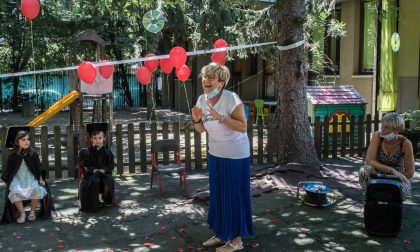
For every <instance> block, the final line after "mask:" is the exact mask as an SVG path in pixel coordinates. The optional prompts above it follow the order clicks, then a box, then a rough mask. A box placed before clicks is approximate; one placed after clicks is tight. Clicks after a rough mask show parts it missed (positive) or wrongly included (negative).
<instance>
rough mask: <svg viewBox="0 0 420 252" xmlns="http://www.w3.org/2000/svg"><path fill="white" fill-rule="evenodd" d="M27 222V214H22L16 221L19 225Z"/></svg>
mask: <svg viewBox="0 0 420 252" xmlns="http://www.w3.org/2000/svg"><path fill="white" fill-rule="evenodd" d="M25 220H26V214H25V213H22V214H21V215H20V216H19V218H18V219H17V220H16V222H17V223H19V224H22V223H25Z"/></svg>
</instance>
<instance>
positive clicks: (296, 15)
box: [270, 0, 320, 169]
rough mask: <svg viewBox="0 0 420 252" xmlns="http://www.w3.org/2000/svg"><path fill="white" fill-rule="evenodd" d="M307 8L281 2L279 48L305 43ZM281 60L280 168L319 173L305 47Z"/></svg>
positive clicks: (276, 141) (297, 0)
mask: <svg viewBox="0 0 420 252" xmlns="http://www.w3.org/2000/svg"><path fill="white" fill-rule="evenodd" d="M304 4H305V1H304V0H287V1H278V4H277V10H278V12H277V23H278V37H277V42H278V45H280V46H285V45H290V44H293V43H295V42H298V41H301V40H303V39H304V35H303V23H304V18H305V6H304ZM278 59H279V61H278V62H279V63H278V64H277V66H278V69H277V70H278V74H279V81H278V84H277V85H278V92H279V93H278V97H279V106H278V108H277V110H276V113H275V116H274V121H273V122H274V123H273V125H272V128H271V134H270V135H271V136H272V137H273V138H272V147H273V148H274V151H275V152H276V153H277V160H278V162H279V163H280V164H287V163H290V162H296V163H299V164H302V165H305V166H309V167H311V168H314V169H319V168H320V162H319V160H318V158H317V155H316V152H315V147H314V143H313V139H312V136H311V129H310V124H309V121H308V110H307V100H306V84H305V83H306V81H305V59H304V50H303V45H302V46H299V47H297V48H293V49H289V50H284V51H280V50H279V51H278Z"/></svg>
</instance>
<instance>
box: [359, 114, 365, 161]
mask: <svg viewBox="0 0 420 252" xmlns="http://www.w3.org/2000/svg"><path fill="white" fill-rule="evenodd" d="M363 126H364V122H363V115H360V116H359V120H358V121H357V127H358V130H357V133H358V134H357V136H358V138H357V156H359V157H362V156H363V145H364V143H363V140H364V136H363V132H364V130H363V128H364V127H363Z"/></svg>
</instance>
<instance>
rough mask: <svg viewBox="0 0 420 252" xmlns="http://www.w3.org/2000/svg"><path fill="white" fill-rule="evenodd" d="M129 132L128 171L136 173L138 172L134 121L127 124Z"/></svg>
mask: <svg viewBox="0 0 420 252" xmlns="http://www.w3.org/2000/svg"><path fill="white" fill-rule="evenodd" d="M127 132H128V137H127V138H128V142H127V144H128V172H129V173H135V172H136V152H135V148H134V125H133V123H129V124H128V125H127Z"/></svg>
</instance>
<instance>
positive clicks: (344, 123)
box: [340, 116, 347, 157]
mask: <svg viewBox="0 0 420 252" xmlns="http://www.w3.org/2000/svg"><path fill="white" fill-rule="evenodd" d="M346 138H347V117H346V116H343V117H342V121H341V153H340V156H342V157H345V156H346Z"/></svg>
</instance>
